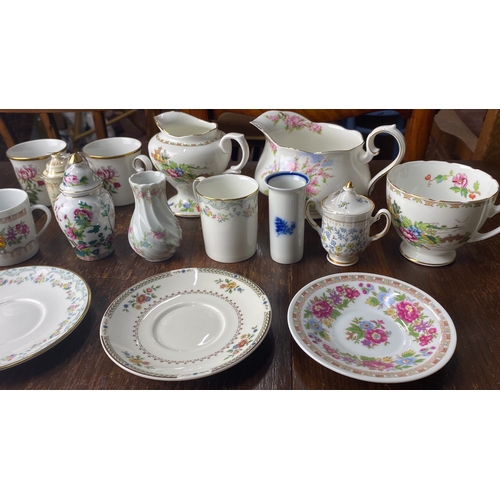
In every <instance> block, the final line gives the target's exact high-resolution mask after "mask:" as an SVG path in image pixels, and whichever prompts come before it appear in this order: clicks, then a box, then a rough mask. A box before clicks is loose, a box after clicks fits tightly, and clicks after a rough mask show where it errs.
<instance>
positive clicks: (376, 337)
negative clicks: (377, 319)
mask: <svg viewBox="0 0 500 500" xmlns="http://www.w3.org/2000/svg"><path fill="white" fill-rule="evenodd" d="M365 338H366V339H367V340H369V341H370V342H372V343H374V344H382V343H383V342H387V334H386V333H385V332H384V330H382V329H381V328H375V329H373V330H367V331H366V332H365Z"/></svg>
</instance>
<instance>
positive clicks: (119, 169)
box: [82, 137, 152, 207]
mask: <svg viewBox="0 0 500 500" xmlns="http://www.w3.org/2000/svg"><path fill="white" fill-rule="evenodd" d="M141 147H142V144H141V141H139V140H138V139H132V138H129V137H108V138H105V139H99V140H97V141H94V142H91V143H89V144H87V145H85V146H84V147H83V150H82V152H83V154H84V155H85V157H86V158H87V160H88V162H89V165H90V167H91V168H92V170H93V171H94V172H95V173H96V174H97V175H98V176H99V177H100V178H101V180H102V185H103V187H104V189H106V191H108V192H109V193H110V194H111V196H112V198H113V204H114V205H115V207H121V206H124V205H131V204H132V203H134V195H133V194H132V189H131V188H130V184H129V178H130V176H131V175H133V174H135V173H136V172H137V171H138V170H148V169H149V170H150V169H151V168H152V165H151V162H150V161H149V158H148V157H147V156H145V155H141ZM141 160H142V164H143V165H142V166H140V168H137V167H135V165H136V164H137V163H138V162H141Z"/></svg>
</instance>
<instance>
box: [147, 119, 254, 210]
mask: <svg viewBox="0 0 500 500" xmlns="http://www.w3.org/2000/svg"><path fill="white" fill-rule="evenodd" d="M155 121H156V124H157V125H158V128H159V129H160V132H159V133H157V134H156V135H155V136H153V137H152V138H151V140H150V141H149V145H148V151H149V156H150V157H151V160H152V162H153V165H154V166H155V167H156V168H157V169H158V170H160V171H161V172H163V173H164V174H166V176H167V181H168V182H169V184H171V185H172V186H173V187H174V188H175V189H176V190H177V194H175V195H174V196H172V197H170V198H169V200H168V204H169V206H170V208H171V210H172V211H173V213H174V214H175V215H177V216H180V217H199V216H200V211H199V207H198V203H197V202H196V200H195V196H194V193H193V181H194V180H195V179H196V178H197V177H200V176H203V177H211V176H213V175H219V174H222V173H231V174H239V173H240V172H241V169H242V168H243V167H244V166H245V165H246V164H247V162H248V158H249V157H250V150H249V147H248V143H247V141H246V140H245V137H244V136H243V134H238V133H234V132H233V133H228V134H225V133H224V132H222V131H220V130H218V129H217V124H216V123H209V122H206V121H204V120H200V119H199V118H196V117H194V116H191V115H188V114H186V113H182V112H180V111H167V112H165V113H162V114H160V115H158V116H156V117H155ZM231 140H234V141H236V142H237V143H238V144H239V145H240V147H241V150H242V155H241V161H240V162H239V163H238V164H237V165H234V166H232V167H231V168H230V169H228V170H226V169H227V166H228V164H229V160H230V159H231V152H232V144H231Z"/></svg>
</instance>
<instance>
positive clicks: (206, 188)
mask: <svg viewBox="0 0 500 500" xmlns="http://www.w3.org/2000/svg"><path fill="white" fill-rule="evenodd" d="M193 189H194V195H195V197H196V201H197V203H198V204H199V207H200V218H201V227H202V232H203V241H204V243H205V251H206V253H207V255H208V256H209V257H210V258H211V259H212V260H215V261H217V262H241V261H243V260H246V259H249V258H250V257H252V256H253V255H254V254H255V252H256V251H257V226H258V224H257V223H258V194H259V184H258V182H257V181H256V180H255V179H253V178H252V177H248V176H246V175H232V174H223V175H216V176H214V177H208V178H206V177H197V178H196V179H194V181H193Z"/></svg>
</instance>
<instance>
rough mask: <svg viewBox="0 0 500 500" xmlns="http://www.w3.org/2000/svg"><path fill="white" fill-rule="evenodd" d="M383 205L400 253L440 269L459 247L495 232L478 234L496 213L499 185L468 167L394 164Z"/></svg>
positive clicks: (452, 259) (442, 162)
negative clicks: (393, 230)
mask: <svg viewBox="0 0 500 500" xmlns="http://www.w3.org/2000/svg"><path fill="white" fill-rule="evenodd" d="M386 195H387V205H388V208H389V211H390V212H391V215H392V224H393V226H394V227H395V229H396V230H397V232H398V234H399V236H400V237H401V239H402V240H403V241H402V242H401V244H400V247H399V249H400V252H401V254H402V255H403V256H404V257H406V258H407V259H408V260H410V261H412V262H416V263H417V264H421V265H424V266H444V265H447V264H451V263H452V262H453V261H454V260H455V258H456V249H457V248H459V247H460V246H462V245H463V244H464V243H473V242H476V241H481V240H485V239H487V238H491V237H492V236H495V235H497V234H498V233H500V227H497V228H496V229H493V230H491V231H489V232H486V233H480V232H479V230H480V229H481V227H482V226H483V224H484V223H485V221H486V219H487V218H489V217H492V216H493V215H495V214H497V213H498V212H499V211H500V205H495V201H496V198H497V195H498V182H497V181H496V180H495V179H493V177H491V176H490V175H489V174H487V173H486V172H483V171H481V170H478V169H474V168H472V167H468V166H465V165H461V164H458V163H448V162H444V161H413V162H408V163H401V164H399V165H396V166H395V167H394V168H393V169H392V170H391V171H390V172H389V173H388V175H387V180H386Z"/></svg>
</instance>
